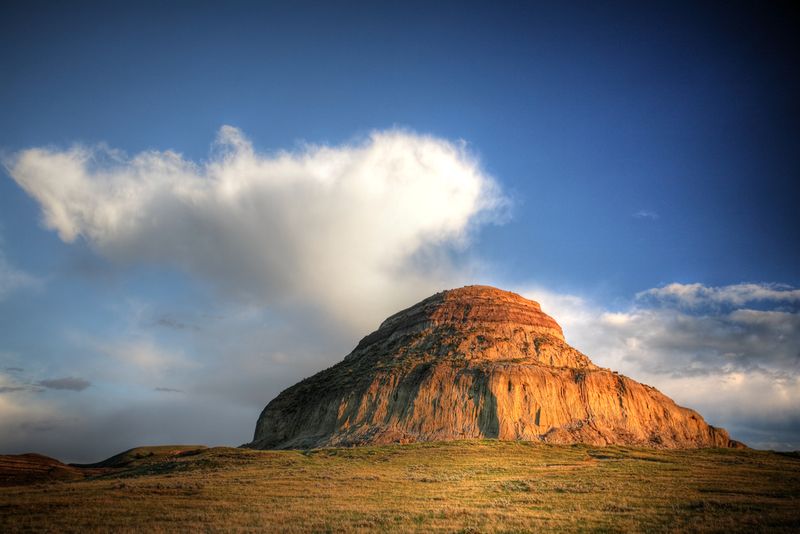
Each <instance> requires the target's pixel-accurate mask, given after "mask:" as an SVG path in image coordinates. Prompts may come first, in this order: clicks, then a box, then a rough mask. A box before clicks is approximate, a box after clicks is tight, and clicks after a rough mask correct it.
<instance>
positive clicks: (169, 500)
mask: <svg viewBox="0 0 800 534" xmlns="http://www.w3.org/2000/svg"><path fill="white" fill-rule="evenodd" d="M799 497H800V458H798V457H796V456H791V455H782V454H777V453H771V452H762V451H752V450H729V449H706V450H662V451H656V450H649V449H635V448H624V447H603V448H598V447H590V446H583V445H579V446H550V445H540V444H530V443H524V442H498V441H467V442H449V443H427V444H413V445H402V446H400V445H397V446H383V447H362V448H353V449H320V450H312V451H251V450H243V449H229V448H214V449H207V450H204V451H199V452H196V453H192V454H189V455H186V456H171V457H170V456H167V457H164V456H158V455H156V456H153V457H147V456H145V457H144V458H142V459H140V460H137V461H136V462H133V463H132V464H130V465H129V466H128V467H127V468H126V469H123V470H118V471H115V472H112V473H108V474H105V475H101V476H96V477H94V478H91V479H87V480H83V481H75V482H54V483H49V484H37V485H28V486H17V487H5V488H0V532H16V531H30V530H37V531H38V530H54V531H76V532H77V531H87V530H114V531H122V532H127V531H147V532H168V531H169V532H171V531H182V532H187V531H243V532H245V531H274V532H341V531H348V532H372V531H391V532H431V531H437V532H484V531H486V532H492V531H493V532H519V531H542V530H545V531H548V530H549V531H588V530H591V531H597V530H600V531H647V532H653V531H671V532H672V531H693V532H703V531H746V532H752V531H759V530H762V531H766V530H769V531H771V532H774V531H796V529H797V528H798V525H800V499H799Z"/></svg>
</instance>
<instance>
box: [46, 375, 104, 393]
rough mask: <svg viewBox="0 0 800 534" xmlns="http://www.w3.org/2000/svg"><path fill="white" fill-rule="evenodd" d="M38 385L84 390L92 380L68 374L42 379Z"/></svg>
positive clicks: (49, 387)
mask: <svg viewBox="0 0 800 534" xmlns="http://www.w3.org/2000/svg"><path fill="white" fill-rule="evenodd" d="M38 385H40V386H42V387H44V388H47V389H60V390H67V391H83V390H84V389H86V388H88V387H89V386H91V385H92V383H91V382H89V381H88V380H86V379H84V378H78V377H74V376H66V377H64V378H49V379H46V380H40V381H39V382H38Z"/></svg>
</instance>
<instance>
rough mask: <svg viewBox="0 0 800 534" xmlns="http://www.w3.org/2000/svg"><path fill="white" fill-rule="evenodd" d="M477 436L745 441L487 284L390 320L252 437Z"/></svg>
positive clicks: (284, 397)
mask: <svg viewBox="0 0 800 534" xmlns="http://www.w3.org/2000/svg"><path fill="white" fill-rule="evenodd" d="M470 438H498V439H502V440H528V441H543V442H550V443H579V442H580V443H591V444H597V445H603V444H624V445H647V446H653V447H733V446H740V444H738V442H735V441H732V440H730V439H729V437H728V433H727V432H726V431H725V430H723V429H720V428H715V427H713V426H710V425H708V424H707V423H706V422H705V421H704V420H703V418H702V417H701V416H700V415H699V414H698V413H697V412H695V411H693V410H690V409H688V408H682V407H680V406H678V405H676V404H675V403H674V402H673V401H672V400H671V399H669V398H668V397H666V396H665V395H663V394H662V393H661V392H659V391H658V390H656V389H655V388H652V387H650V386H646V385H643V384H640V383H638V382H636V381H634V380H631V379H630V378H628V377H625V376H622V375H619V374H617V373H615V372H612V371H610V370H608V369H602V368H599V367H597V366H596V365H594V364H593V363H592V362H591V361H590V360H589V358H587V357H586V356H585V355H583V354H581V353H580V352H578V351H577V350H575V349H573V348H572V347H570V346H569V345H568V344H567V343H566V342H565V340H564V335H563V333H562V331H561V327H560V326H559V325H558V323H556V321H555V320H553V318H552V317H550V316H548V315H546V314H545V313H544V312H542V310H541V307H540V306H539V304H538V303H537V302H534V301H531V300H528V299H525V298H523V297H521V296H519V295H517V294H515V293H510V292H508V291H501V290H499V289H495V288H492V287H487V286H468V287H464V288H461V289H453V290H450V291H443V292H441V293H437V294H436V295H433V296H432V297H429V298H427V299H425V300H423V301H422V302H420V303H418V304H416V305H414V306H412V307H410V308H408V309H406V310H403V311H401V312H399V313H397V314H395V315H393V316H391V317H389V318H388V319H386V321H384V322H383V324H381V326H380V328H378V330H376V331H375V332H373V333H372V334H370V335H368V336H367V337H365V338H364V339H362V340H361V342H360V343H359V344H358V346H357V347H356V348H355V349H354V350H353V352H351V353H350V354H349V355H348V356H346V357H345V359H344V360H343V361H342V362H340V363H338V364H336V365H334V366H333V367H331V368H329V369H326V370H324V371H321V372H319V373H317V374H316V375H314V376H312V377H310V378H307V379H305V380H303V381H302V382H299V383H298V384H295V385H294V386H292V387H290V388H288V389H286V390H285V391H283V392H282V393H281V394H280V395H278V396H277V397H276V398H275V399H274V400H273V401H272V402H270V403H269V404H268V405H267V407H266V408H264V411H263V412H262V413H261V416H260V417H259V419H258V423H257V425H256V431H255V436H254V438H253V441H252V443H250V444H248V445H247V446H248V447H252V448H259V449H275V448H307V447H325V446H343V445H361V444H383V443H396V442H399V443H408V442H414V441H439V440H455V439H470Z"/></svg>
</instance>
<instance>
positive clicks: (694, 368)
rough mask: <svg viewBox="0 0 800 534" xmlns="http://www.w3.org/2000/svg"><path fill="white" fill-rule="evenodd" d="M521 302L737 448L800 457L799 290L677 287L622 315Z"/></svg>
mask: <svg viewBox="0 0 800 534" xmlns="http://www.w3.org/2000/svg"><path fill="white" fill-rule="evenodd" d="M522 293H523V294H524V295H526V296H527V297H529V298H531V299H533V300H537V301H539V302H540V303H541V304H542V308H543V309H544V310H545V312H547V313H549V314H551V315H553V316H554V317H555V318H557V320H558V321H559V323H560V324H561V325H562V327H563V328H564V331H565V334H566V336H567V341H568V342H569V343H570V344H572V345H573V346H575V347H576V348H578V349H580V350H582V351H584V352H586V354H588V355H589V357H591V358H592V360H593V361H594V362H595V363H596V364H598V365H601V366H604V367H610V368H612V369H614V370H617V371H620V372H622V373H624V374H626V375H629V376H631V377H632V378H634V379H635V380H637V381H640V382H645V383H648V384H651V385H653V386H655V387H657V388H659V389H660V390H661V391H663V392H664V393H666V394H667V395H669V396H670V397H672V398H673V400H675V401H676V402H677V403H678V404H681V405H684V406H689V407H691V408H694V409H696V410H698V411H699V412H700V413H701V414H702V415H703V416H704V417H705V418H706V420H708V421H709V422H710V423H711V424H715V425H717V426H723V427H726V428H727V429H728V430H729V431H730V432H731V434H732V437H733V438H735V439H741V440H744V441H746V442H747V443H748V444H750V445H752V446H757V447H763V448H778V449H797V448H800V413H798V411H797V408H796V407H797V406H798V405H800V311H799V309H798V308H799V307H800V290H797V289H794V288H792V287H790V286H785V285H780V284H754V283H747V284H733V285H728V286H722V287H710V286H705V285H703V284H697V283H696V284H679V283H673V284H668V285H665V286H662V287H657V288H652V289H649V290H646V291H642V292H639V293H638V294H637V295H636V297H635V299H634V300H633V301H632V302H631V303H630V304H629V305H627V306H625V307H623V308H622V309H617V310H612V309H609V308H608V307H606V306H603V305H601V304H598V303H595V302H592V301H591V300H588V299H586V298H583V297H580V296H576V295H566V294H558V293H553V292H551V291H548V290H546V289H544V288H541V287H532V288H528V289H525V290H523V291H522Z"/></svg>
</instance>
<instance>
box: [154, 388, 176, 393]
mask: <svg viewBox="0 0 800 534" xmlns="http://www.w3.org/2000/svg"><path fill="white" fill-rule="evenodd" d="M153 391H158V392H160V393H183V390H182V389H175V388H162V387H158V388H153Z"/></svg>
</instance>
